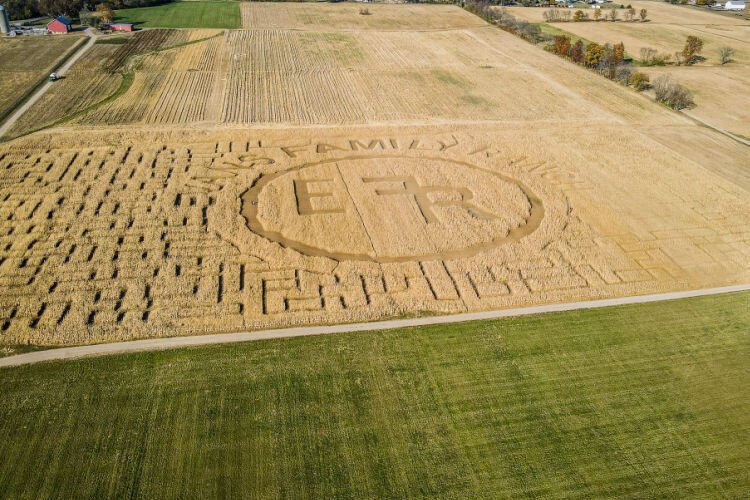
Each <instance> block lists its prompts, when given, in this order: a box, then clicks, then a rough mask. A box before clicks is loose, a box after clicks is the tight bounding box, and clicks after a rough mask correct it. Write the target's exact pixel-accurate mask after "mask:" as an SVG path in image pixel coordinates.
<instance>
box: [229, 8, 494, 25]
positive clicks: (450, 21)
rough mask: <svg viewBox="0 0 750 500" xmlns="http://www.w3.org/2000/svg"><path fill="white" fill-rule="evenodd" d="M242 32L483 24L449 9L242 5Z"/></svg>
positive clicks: (460, 11) (460, 12) (475, 18)
mask: <svg viewBox="0 0 750 500" xmlns="http://www.w3.org/2000/svg"><path fill="white" fill-rule="evenodd" d="M240 7H241V10H242V27H243V28H244V29H294V30H311V31H329V30H331V31H355V30H356V31H359V30H377V31H389V30H402V31H419V30H444V29H462V28H472V27H479V26H483V25H484V22H483V21H482V20H481V19H479V18H477V17H474V16H470V15H467V14H466V13H465V12H463V11H462V10H460V9H456V8H455V7H453V6H450V5H389V4H378V5H367V6H366V7H367V9H368V10H369V11H370V14H369V15H364V16H363V15H360V14H359V11H360V9H362V8H363V6H362V5H360V4H357V3H328V4H320V3H312V2H311V3H286V4H285V3H281V4H273V3H264V2H243V3H241V4H240Z"/></svg>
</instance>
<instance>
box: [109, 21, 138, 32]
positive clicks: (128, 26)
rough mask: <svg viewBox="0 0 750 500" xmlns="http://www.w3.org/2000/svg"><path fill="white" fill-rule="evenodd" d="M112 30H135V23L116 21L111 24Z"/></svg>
mask: <svg viewBox="0 0 750 500" xmlns="http://www.w3.org/2000/svg"><path fill="white" fill-rule="evenodd" d="M109 29H111V30H112V31H133V25H132V24H130V23H114V24H110V25H109Z"/></svg>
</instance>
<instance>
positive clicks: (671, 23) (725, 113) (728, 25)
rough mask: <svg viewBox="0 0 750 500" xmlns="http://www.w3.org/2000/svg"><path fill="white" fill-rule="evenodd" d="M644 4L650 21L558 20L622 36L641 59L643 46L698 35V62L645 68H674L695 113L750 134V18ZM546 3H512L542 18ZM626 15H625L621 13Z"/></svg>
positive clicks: (605, 38)
mask: <svg viewBox="0 0 750 500" xmlns="http://www.w3.org/2000/svg"><path fill="white" fill-rule="evenodd" d="M632 5H633V7H634V8H635V9H636V10H640V9H641V8H645V9H646V10H647V11H648V12H649V14H648V17H649V19H650V21H649V22H647V23H640V22H636V23H626V22H617V23H611V22H584V23H574V22H568V23H554V26H555V27H557V28H560V29H562V30H565V31H568V32H570V33H573V34H575V35H577V36H581V37H584V38H586V39H588V40H592V41H596V42H599V43H605V42H610V43H617V42H623V43H624V44H625V49H626V51H627V52H628V54H629V55H630V56H631V57H633V58H635V59H638V58H639V57H640V50H641V49H642V48H652V49H656V50H657V51H658V52H660V53H663V54H670V55H671V54H674V53H675V52H679V51H681V50H682V47H683V46H684V45H685V39H686V38H687V37H688V36H690V35H693V36H697V37H699V38H701V39H702V40H703V42H704V46H703V51H702V53H701V55H703V56H704V57H706V61H704V62H701V63H699V64H697V65H694V66H682V67H675V66H664V67H647V68H643V69H642V71H644V72H646V73H647V74H649V75H650V76H651V79H652V80H653V79H654V78H656V77H657V76H658V75H661V74H669V75H671V76H673V77H674V79H676V80H677V81H678V82H679V83H681V84H683V85H685V86H686V87H688V88H689V89H690V90H691V91H692V92H693V94H694V96H695V102H696V105H697V106H696V108H695V109H693V110H691V111H690V113H691V114H692V115H694V116H696V117H697V118H700V119H702V120H704V121H706V122H708V123H710V124H711V125H714V126H716V127H719V128H721V129H724V130H728V131H730V132H733V133H736V134H739V135H742V136H745V137H750V21H748V20H746V19H740V18H734V17H727V16H723V15H720V14H716V13H712V12H707V11H699V10H695V9H691V8H687V7H681V6H675V5H669V4H665V3H663V2H634V3H632ZM544 10H545V9H538V8H523V7H514V8H509V9H508V11H509V12H511V13H512V14H513V15H515V16H518V17H520V18H524V19H527V20H530V21H532V22H543V17H542V14H543V12H544ZM621 17H622V16H621ZM727 46H728V47H732V48H733V49H734V51H735V55H734V58H733V59H734V60H733V62H731V63H729V64H727V65H723V66H722V65H721V63H720V57H719V49H720V48H722V47H727Z"/></svg>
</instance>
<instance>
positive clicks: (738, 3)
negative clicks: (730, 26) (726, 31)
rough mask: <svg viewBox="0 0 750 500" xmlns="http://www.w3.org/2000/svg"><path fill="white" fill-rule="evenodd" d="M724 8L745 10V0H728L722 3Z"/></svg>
mask: <svg viewBox="0 0 750 500" xmlns="http://www.w3.org/2000/svg"><path fill="white" fill-rule="evenodd" d="M724 10H745V0H729V1H728V2H727V3H725V4H724Z"/></svg>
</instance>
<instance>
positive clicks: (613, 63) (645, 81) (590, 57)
mask: <svg viewBox="0 0 750 500" xmlns="http://www.w3.org/2000/svg"><path fill="white" fill-rule="evenodd" d="M547 50H549V51H550V52H552V53H554V54H557V55H558V56H560V57H564V58H566V59H568V60H570V61H572V62H574V63H576V64H580V65H581V66H585V67H587V68H591V69H593V70H596V71H597V72H598V73H600V74H601V75H603V76H605V77H607V78H609V79H610V80H614V81H616V82H619V83H621V84H623V85H631V86H633V87H634V88H635V89H636V90H639V91H640V90H645V89H647V88H648V86H649V78H648V75H646V74H644V73H641V72H639V71H633V70H632V68H631V67H630V66H629V65H627V64H625V45H623V44H622V43H616V44H614V45H612V44H609V43H606V44H604V45H599V44H598V43H595V42H591V43H589V44H588V45H586V44H584V43H583V41H582V40H578V41H576V42H575V43H572V41H571V39H570V37H569V36H566V35H558V36H555V37H554V39H553V40H552V43H551V44H550V45H548V46H547Z"/></svg>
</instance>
